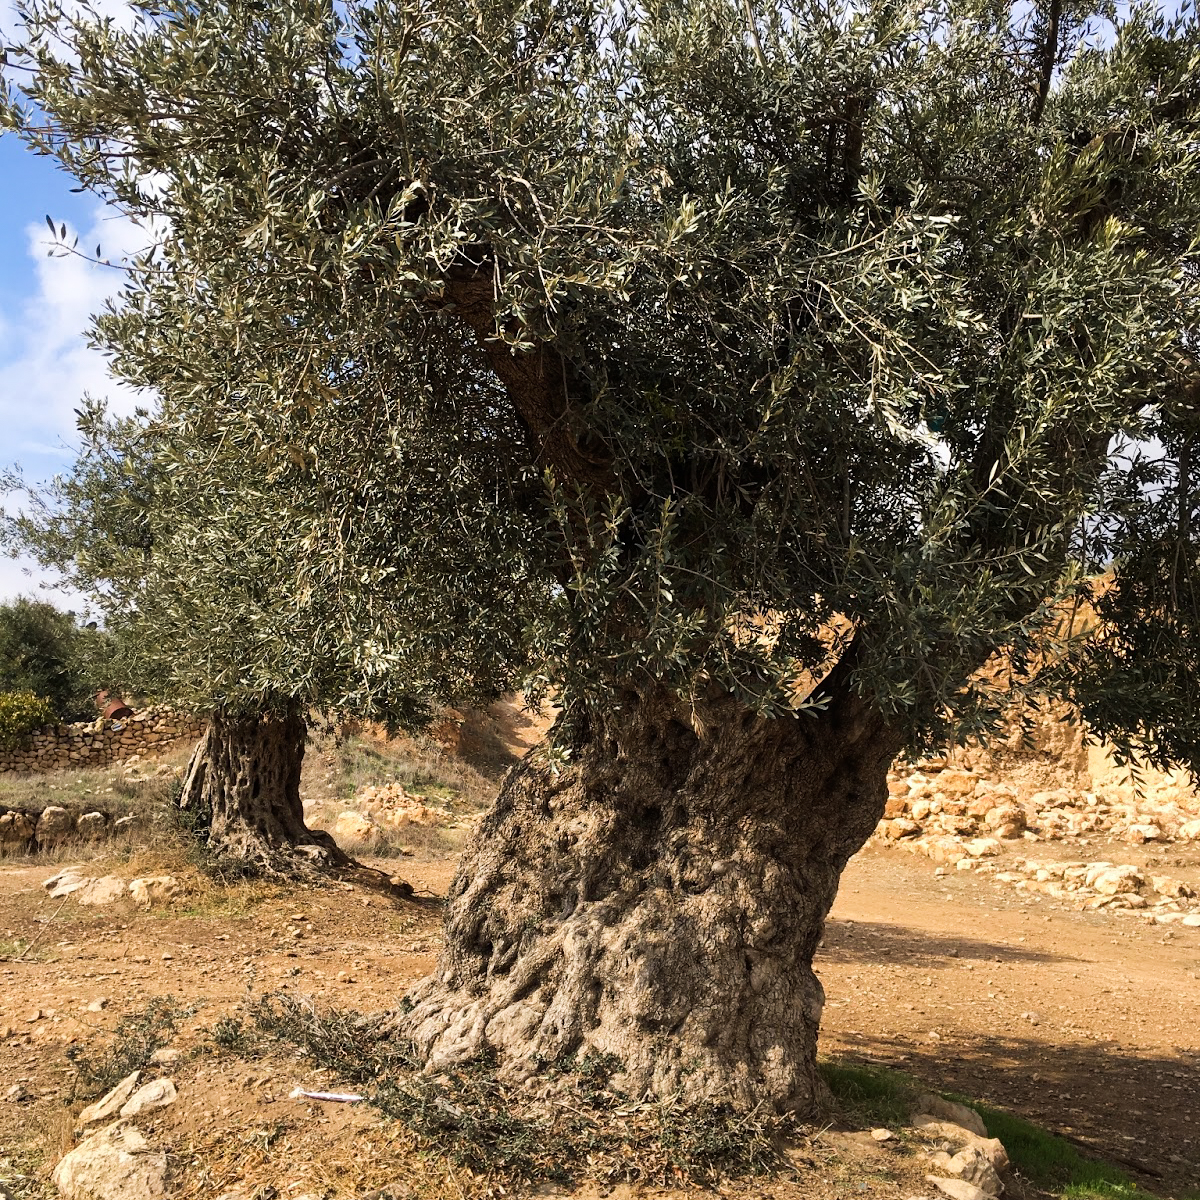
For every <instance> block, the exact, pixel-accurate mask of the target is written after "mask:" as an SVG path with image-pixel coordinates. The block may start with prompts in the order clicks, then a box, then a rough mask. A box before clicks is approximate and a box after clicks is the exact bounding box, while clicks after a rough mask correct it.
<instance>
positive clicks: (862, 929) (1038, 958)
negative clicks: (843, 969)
mask: <svg viewBox="0 0 1200 1200" xmlns="http://www.w3.org/2000/svg"><path fill="white" fill-rule="evenodd" d="M865 958H869V959H870V960H871V961H873V962H875V961H878V960H879V959H880V958H889V959H890V960H891V961H893V962H905V961H912V960H920V961H921V962H922V963H923V964H926V965H930V966H936V965H937V963H936V960H939V959H957V960H958V961H960V962H961V961H964V960H971V959H979V960H981V961H989V962H1080V961H1085V960H1082V959H1079V958H1077V957H1076V956H1074V955H1071V954H1059V953H1050V952H1048V951H1045V950H1034V949H1033V948H1031V947H1027V946H1022V945H1013V944H1012V943H1011V942H998V941H984V940H983V939H980V938H974V937H971V936H969V935H967V934H941V933H930V932H929V930H927V929H910V928H908V927H907V926H905V925H890V924H885V923H883V922H878V921H848V920H839V919H837V918H836V917H831V918H830V919H829V920H828V921H827V922H826V925H825V939H824V941H823V942H822V943H821V948H820V950H819V951H818V952H817V963H818V965H819V964H820V963H821V962H822V961H825V962H832V963H850V962H855V961H857V960H859V959H865ZM931 960H934V961H931Z"/></svg>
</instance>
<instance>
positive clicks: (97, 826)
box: [75, 812, 108, 841]
mask: <svg viewBox="0 0 1200 1200" xmlns="http://www.w3.org/2000/svg"><path fill="white" fill-rule="evenodd" d="M107 827H108V822H107V821H106V820H105V818H104V814H103V813H99V812H86V813H84V814H83V815H82V816H81V817H80V818H79V820H77V821H76V822H75V832H76V833H77V834H79V836H80V837H82V838H87V839H88V840H89V841H94V840H95V839H97V838H102V837H103V836H104V831H105V829H106V828H107Z"/></svg>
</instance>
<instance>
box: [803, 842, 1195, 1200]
mask: <svg viewBox="0 0 1200 1200" xmlns="http://www.w3.org/2000/svg"><path fill="white" fill-rule="evenodd" d="M933 871H934V868H933V867H932V865H930V864H928V863H922V862H921V861H920V860H918V859H914V858H911V857H909V856H908V855H905V854H903V853H899V852H894V851H893V852H889V851H886V850H881V849H878V848H875V847H872V848H869V849H867V850H866V851H864V852H863V853H862V854H860V855H859V856H858V857H857V858H855V859H854V860H853V861H852V862H851V864H850V867H849V868H848V870H847V872H846V874H845V876H844V878H843V881H842V888H841V892H840V894H839V896H838V901H837V904H836V905H835V906H834V910H833V913H832V918H831V920H830V923H829V926H828V930H827V935H826V939H825V944H824V947H823V949H822V950H821V951H820V953H819V955H818V960H817V970H818V973H819V974H820V976H821V979H822V981H823V983H824V985H825V990H826V995H827V1007H826V1009H825V1018H824V1023H823V1047H824V1049H825V1050H826V1051H827V1052H829V1053H835V1054H850V1055H854V1056H858V1057H861V1058H864V1059H868V1060H874V1061H877V1062H884V1063H888V1064H892V1065H897V1066H901V1067H903V1068H904V1069H906V1070H910V1071H912V1072H913V1073H914V1074H916V1075H918V1076H920V1077H922V1078H924V1079H927V1080H929V1081H930V1082H931V1083H934V1084H936V1085H937V1086H938V1087H940V1088H943V1089H947V1090H954V1091H958V1092H961V1093H963V1094H965V1095H968V1096H972V1097H975V1098H977V1099H980V1100H984V1101H987V1102H990V1103H992V1104H994V1105H996V1106H997V1107H1001V1108H1007V1109H1011V1110H1012V1111H1014V1112H1016V1113H1018V1114H1020V1115H1022V1116H1026V1117H1028V1118H1030V1119H1031V1120H1034V1121H1036V1122H1038V1123H1039V1124H1042V1125H1044V1126H1046V1127H1047V1128H1050V1129H1053V1130H1055V1131H1058V1132H1061V1133H1064V1134H1066V1135H1068V1136H1070V1137H1072V1138H1075V1139H1077V1140H1079V1141H1080V1142H1082V1143H1083V1144H1085V1145H1087V1146H1090V1147H1092V1148H1093V1149H1094V1150H1096V1151H1097V1152H1099V1153H1101V1154H1103V1155H1105V1156H1106V1157H1109V1158H1110V1159H1113V1160H1119V1161H1122V1162H1124V1163H1125V1164H1126V1165H1130V1166H1133V1167H1135V1168H1136V1167H1140V1168H1142V1170H1143V1171H1146V1170H1148V1171H1150V1172H1153V1173H1152V1174H1141V1175H1139V1176H1138V1178H1139V1181H1140V1182H1142V1183H1143V1185H1144V1186H1146V1187H1148V1188H1151V1189H1152V1190H1154V1189H1158V1190H1166V1191H1173V1190H1178V1191H1183V1190H1185V1189H1194V1188H1196V1187H1197V1186H1198V1185H1200V983H1198V982H1197V981H1198V979H1200V929H1195V928H1179V927H1174V929H1173V930H1170V929H1166V928H1164V927H1163V926H1161V925H1153V924H1149V923H1147V922H1146V921H1145V920H1143V919H1140V918H1131V917H1124V918H1118V917H1116V916H1111V915H1110V916H1105V915H1101V914H1096V913H1084V912H1078V911H1073V910H1072V909H1071V908H1070V907H1068V906H1065V905H1063V904H1061V903H1059V902H1057V901H1053V900H1049V899H1047V898H1044V897H1041V896H1037V895H1022V894H1021V893H1017V892H1013V891H1011V890H1009V889H1007V888H1005V887H1004V886H1003V885H1001V884H996V883H992V882H989V881H987V880H985V879H982V878H979V877H976V876H974V875H973V874H971V873H959V872H954V873H951V874H947V875H945V876H942V877H940V878H937V877H935V876H934V874H933Z"/></svg>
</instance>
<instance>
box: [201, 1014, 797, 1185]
mask: <svg viewBox="0 0 1200 1200" xmlns="http://www.w3.org/2000/svg"><path fill="white" fill-rule="evenodd" d="M248 1017H249V1022H250V1025H249V1027H248V1026H242V1025H240V1024H239V1025H238V1027H237V1028H236V1029H232V1028H224V1029H223V1030H222V1031H221V1032H220V1035H219V1036H220V1038H221V1040H222V1041H223V1042H224V1043H225V1044H226V1045H229V1046H234V1045H236V1046H238V1047H240V1046H242V1045H243V1044H245V1041H246V1039H248V1038H252V1037H253V1036H257V1037H259V1038H261V1039H267V1038H270V1039H275V1040H280V1041H284V1042H287V1043H290V1044H292V1045H294V1046H296V1047H298V1048H299V1050H300V1052H301V1054H302V1055H304V1056H305V1057H306V1058H308V1059H309V1060H310V1061H312V1062H313V1063H314V1064H315V1065H317V1066H319V1067H321V1068H323V1069H324V1070H326V1071H328V1072H329V1073H330V1074H332V1075H333V1076H335V1077H336V1078H337V1079H338V1080H339V1081H341V1082H343V1083H346V1084H350V1085H355V1086H358V1087H361V1088H362V1089H363V1090H364V1092H365V1093H366V1095H367V1099H368V1101H369V1102H370V1103H371V1104H372V1105H373V1106H374V1107H375V1108H377V1109H379V1110H380V1111H381V1112H383V1113H384V1114H385V1115H387V1116H389V1117H391V1118H392V1119H394V1120H396V1121H398V1122H400V1123H401V1124H403V1125H404V1126H405V1128H406V1129H408V1130H409V1131H410V1132H411V1133H412V1134H414V1135H415V1136H416V1138H417V1140H418V1142H419V1143H420V1144H421V1146H422V1148H423V1149H425V1150H426V1151H433V1152H435V1153H438V1154H440V1155H443V1156H444V1157H445V1158H446V1159H448V1160H449V1162H450V1163H452V1164H453V1165H454V1166H456V1167H462V1168H466V1169H468V1170H470V1171H472V1172H473V1173H474V1174H476V1175H486V1176H488V1177H490V1178H494V1179H496V1180H497V1182H501V1183H508V1184H517V1183H520V1184H526V1183H534V1182H537V1181H543V1180H544V1181H550V1182H553V1183H556V1184H564V1185H570V1184H573V1183H575V1182H576V1180H577V1178H578V1177H579V1176H581V1175H586V1176H589V1177H591V1178H594V1179H599V1180H602V1181H604V1182H606V1183H620V1182H624V1183H635V1182H636V1183H642V1184H647V1185H649V1186H661V1185H664V1184H679V1183H697V1184H713V1183H715V1182H717V1181H718V1180H720V1179H722V1178H725V1177H737V1176H744V1175H756V1174H761V1173H763V1172H765V1171H768V1170H770V1169H772V1168H774V1167H776V1166H777V1165H778V1164H779V1161H780V1159H779V1154H778V1150H777V1144H778V1141H779V1138H780V1136H781V1135H782V1134H783V1133H784V1132H785V1130H784V1125H785V1123H786V1122H785V1121H784V1119H783V1118H779V1117H776V1116H774V1115H773V1114H766V1113H760V1112H754V1113H749V1114H745V1113H740V1114H739V1113H735V1112H734V1111H733V1110H732V1109H729V1108H726V1107H724V1106H717V1105H714V1106H710V1107H708V1108H704V1109H701V1110H699V1111H697V1110H696V1109H684V1108H683V1107H682V1106H678V1105H675V1104H672V1103H634V1102H631V1100H630V1098H629V1097H628V1096H625V1095H623V1094H622V1093H621V1092H620V1091H618V1090H617V1089H616V1088H615V1087H614V1086H613V1083H612V1081H613V1078H614V1077H615V1076H616V1075H617V1074H618V1073H619V1072H620V1070H621V1063H620V1062H619V1061H618V1060H617V1059H615V1058H613V1057H612V1056H611V1055H595V1054H589V1055H583V1056H579V1057H574V1056H572V1057H568V1058H565V1059H562V1060H559V1061H556V1062H554V1063H545V1064H542V1067H543V1070H542V1074H543V1076H544V1077H545V1078H547V1080H549V1081H553V1083H554V1085H555V1086H554V1089H553V1098H551V1099H545V1098H542V1099H540V1100H536V1101H535V1100H531V1099H530V1098H529V1096H528V1094H527V1093H525V1092H524V1091H523V1090H522V1089H520V1088H516V1087H513V1086H511V1085H510V1084H509V1083H508V1082H507V1081H506V1080H504V1079H503V1078H502V1077H501V1075H500V1073H499V1072H498V1071H497V1069H496V1064H495V1063H494V1062H493V1061H491V1060H490V1059H488V1058H478V1059H475V1060H474V1061H472V1062H468V1063H459V1064H456V1065H455V1066H454V1067H452V1068H450V1069H447V1070H446V1071H443V1072H442V1073H440V1074H438V1075H432V1076H431V1075H427V1074H425V1073H423V1071H422V1070H421V1065H422V1064H421V1062H420V1061H419V1059H418V1056H417V1055H416V1054H415V1053H414V1051H413V1049H412V1047H411V1046H410V1045H408V1044H407V1043H405V1042H403V1041H402V1040H399V1039H394V1038H389V1037H387V1036H382V1035H381V1034H380V1032H379V1025H378V1023H377V1022H376V1021H375V1020H373V1019H372V1018H369V1017H365V1016H363V1015H361V1014H359V1013H356V1012H351V1011H338V1010H327V1011H321V1012H318V1011H317V1010H316V1009H315V1008H314V1007H313V1006H312V1005H311V1004H310V1003H306V1002H304V1001H300V1000H297V999H295V998H294V997H290V996H286V995H280V994H276V995H272V996H266V997H263V998H261V999H259V1000H258V1001H256V1002H255V1003H254V1004H253V1005H252V1006H251V1007H250V1009H249V1010H248ZM216 1036H217V1034H216V1031H214V1038H216ZM258 1049H259V1048H258V1047H254V1046H252V1047H251V1050H252V1052H257V1051H258Z"/></svg>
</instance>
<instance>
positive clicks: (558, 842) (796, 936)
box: [397, 691, 898, 1111]
mask: <svg viewBox="0 0 1200 1200" xmlns="http://www.w3.org/2000/svg"><path fill="white" fill-rule="evenodd" d="M897 748H898V747H897V746H896V744H895V742H894V741H893V740H892V738H891V737H890V736H889V735H887V734H886V732H885V731H884V728H883V725H882V722H879V721H870V720H867V719H864V718H863V716H862V713H861V711H860V710H859V709H857V708H855V710H854V715H853V716H852V717H851V716H848V715H847V712H846V706H845V705H843V706H842V711H841V712H840V713H837V712H834V711H832V710H831V711H828V712H825V713H821V714H818V715H815V716H813V715H808V714H802V715H799V716H797V717H794V718H785V719H776V720H769V719H764V718H760V717H758V716H756V715H754V714H753V713H751V712H749V711H747V710H746V709H744V708H743V707H741V706H740V705H738V704H737V703H736V702H734V701H732V700H729V699H727V698H725V699H722V700H719V701H717V702H714V703H711V704H706V705H705V706H704V707H703V709H702V710H699V711H697V710H694V709H687V710H684V709H682V708H681V706H680V705H679V704H678V703H677V702H675V701H673V700H672V699H671V698H669V697H668V696H667V695H666V694H665V693H662V692H658V691H655V692H654V693H653V694H651V695H648V696H642V697H639V698H634V699H631V700H630V702H629V703H628V704H627V705H626V706H624V707H623V708H622V709H620V710H618V711H615V712H613V713H612V714H611V715H610V716H609V717H608V718H607V719H606V720H605V722H604V725H603V728H599V729H594V730H593V732H592V736H591V737H590V739H589V740H588V741H587V743H586V744H585V745H584V746H583V747H582V748H581V750H580V751H579V752H578V753H577V755H576V756H575V758H574V761H573V764H572V765H570V766H568V767H566V768H565V769H562V770H561V771H559V772H558V773H555V772H554V771H553V770H552V769H551V768H550V767H549V766H548V765H547V763H546V761H545V760H544V758H539V757H537V755H536V752H535V754H534V755H532V756H530V757H529V758H527V759H526V760H525V761H524V762H523V763H521V764H520V765H519V766H518V767H516V768H515V769H514V770H513V772H512V773H511V774H510V775H509V777H508V779H507V781H506V782H505V785H504V787H503V789H502V791H501V793H500V796H499V799H498V800H497V803H496V806H495V807H494V809H493V810H492V811H491V812H490V813H489V814H488V816H487V817H486V818H485V819H484V821H483V823H482V825H481V827H480V829H479V831H478V833H477V834H476V836H475V838H474V840H473V842H472V844H471V845H470V846H469V848H468V849H467V851H466V853H465V854H464V856H463V859H462V863H461V865H460V868H459V872H458V876H457V878H456V880H455V882H454V885H453V887H452V889H451V892H450V899H449V908H448V914H447V924H446V942H445V949H444V951H443V953H442V956H441V958H440V960H439V962H438V968H437V973H436V974H435V975H433V976H431V977H430V978H428V979H425V980H423V981H422V982H421V983H419V984H418V985H417V986H416V987H415V988H414V989H413V990H412V991H411V992H410V994H409V996H408V997H407V1001H408V1004H409V1005H411V1007H410V1008H408V1010H407V1011H406V1012H405V1013H404V1015H402V1016H400V1017H399V1018H398V1019H397V1030H398V1032H399V1033H400V1034H402V1035H403V1036H406V1037H409V1038H411V1039H412V1040H413V1041H414V1043H415V1044H416V1046H417V1048H418V1049H419V1050H420V1051H422V1052H423V1053H424V1054H426V1055H427V1057H428V1062H429V1068H430V1069H431V1070H437V1069H439V1068H440V1067H442V1066H445V1065H448V1064H449V1063H452V1062H455V1061H460V1060H464V1059H467V1058H470V1057H473V1056H475V1055H477V1054H480V1053H482V1052H489V1051H490V1052H492V1053H494V1054H495V1055H496V1056H497V1057H498V1059H499V1060H500V1062H501V1064H502V1067H503V1069H504V1070H505V1071H506V1072H507V1073H508V1074H509V1075H511V1076H515V1077H529V1078H534V1077H536V1075H537V1074H538V1072H539V1068H540V1066H541V1065H542V1064H544V1063H545V1062H547V1061H553V1060H555V1059H559V1058H560V1057H562V1056H564V1055H571V1054H577V1053H585V1052H594V1053H604V1054H611V1055H615V1056H616V1057H617V1058H618V1059H620V1060H621V1063H622V1065H623V1072H624V1078H623V1080H620V1081H619V1083H620V1085H621V1086H622V1087H623V1088H624V1090H625V1091H626V1092H628V1093H631V1094H634V1095H637V1096H641V1095H645V1094H649V1095H656V1096H659V1097H665V1096H669V1095H680V1096H681V1097H682V1099H683V1100H684V1102H686V1103H691V1104H696V1103H702V1102H708V1101H711V1102H717V1103H730V1104H733V1105H734V1106H735V1107H738V1108H742V1109H744V1108H748V1107H752V1106H754V1105H756V1104H760V1103H765V1104H767V1105H769V1106H772V1107H774V1108H776V1109H779V1110H781V1111H788V1110H800V1111H804V1110H808V1109H811V1108H812V1106H813V1104H814V1102H815V1101H816V1100H817V1098H818V1097H819V1095H820V1093H821V1088H820V1085H819V1082H818V1076H817V1072H816V1045H817V1029H818V1025H819V1022H820V1018H821V1010H822V1007H823V1004H824V995H823V993H822V990H821V985H820V983H819V981H818V980H817V978H816V976H815V975H814V973H813V970H812V957H813V952H814V951H815V950H816V948H817V945H818V943H819V942H820V939H821V936H822V932H823V929H824V923H825V917H826V914H827V913H828V912H829V908H830V906H831V905H832V903H833V900H834V896H835V895H836V893H837V886H838V878H839V876H840V875H841V872H842V869H843V868H844V867H845V865H846V862H847V860H848V859H849V858H850V856H851V855H852V854H853V853H854V852H855V851H856V850H857V849H858V848H859V847H860V846H861V845H862V844H863V842H864V841H865V840H866V839H867V837H868V836H869V835H870V833H871V831H872V829H874V827H875V824H876V822H877V821H878V820H879V818H880V816H881V815H882V813H883V806H884V803H885V800H886V797H887V770H888V766H889V764H890V762H891V760H892V758H893V756H894V754H895V753H896V750H897Z"/></svg>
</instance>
